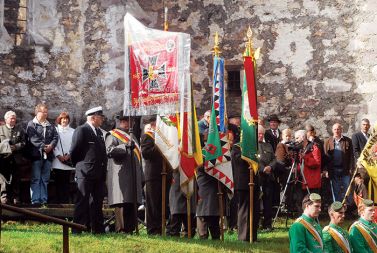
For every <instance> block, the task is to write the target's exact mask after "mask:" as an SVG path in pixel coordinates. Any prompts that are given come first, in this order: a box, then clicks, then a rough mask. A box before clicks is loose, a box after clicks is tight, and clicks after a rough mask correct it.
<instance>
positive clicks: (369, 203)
mask: <svg viewBox="0 0 377 253" xmlns="http://www.w3.org/2000/svg"><path fill="white" fill-rule="evenodd" d="M363 204H364V205H365V206H367V207H370V206H373V205H374V203H373V201H372V200H370V199H363Z"/></svg>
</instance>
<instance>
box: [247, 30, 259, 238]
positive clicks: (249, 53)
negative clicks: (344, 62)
mask: <svg viewBox="0 0 377 253" xmlns="http://www.w3.org/2000/svg"><path fill="white" fill-rule="evenodd" d="M252 35H253V32H252V31H251V28H250V26H249V28H248V29H247V33H246V37H247V40H248V41H247V42H246V49H245V53H244V57H253V49H252V45H253V44H252V41H251V37H252ZM245 76H246V72H245ZM245 78H246V77H245ZM246 82H247V80H246ZM249 92H250V91H249ZM252 92H256V91H252ZM249 103H251V101H249ZM254 120H255V119H254ZM254 122H255V121H254ZM256 134H258V128H257V132H256ZM257 147H258V146H257ZM249 169H250V177H249V202H250V203H249V222H250V223H249V226H250V234H249V242H250V243H253V234H254V229H253V224H254V217H253V213H254V170H253V168H252V166H250V168H249Z"/></svg>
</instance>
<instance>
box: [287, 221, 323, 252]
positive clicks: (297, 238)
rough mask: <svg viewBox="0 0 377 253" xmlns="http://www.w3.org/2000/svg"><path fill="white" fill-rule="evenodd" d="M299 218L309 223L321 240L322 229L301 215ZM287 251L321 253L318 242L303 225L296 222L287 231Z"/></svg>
mask: <svg viewBox="0 0 377 253" xmlns="http://www.w3.org/2000/svg"><path fill="white" fill-rule="evenodd" d="M300 218H303V219H304V220H305V221H307V222H308V223H310V224H311V225H312V226H313V227H314V228H315V230H316V231H317V232H318V234H319V235H320V237H321V239H322V228H321V226H320V225H319V224H318V223H317V222H316V221H315V220H314V219H312V218H309V217H308V216H306V215H304V214H303V215H301V217H300ZM289 250H290V252H291V253H301V252H312V253H316V252H323V250H322V248H321V245H320V244H319V242H318V241H317V240H316V239H315V238H314V236H313V235H312V234H311V233H310V232H309V231H308V230H307V229H306V228H305V227H304V225H302V224H301V223H300V222H298V221H295V222H294V223H293V224H292V226H291V228H290V229H289Z"/></svg>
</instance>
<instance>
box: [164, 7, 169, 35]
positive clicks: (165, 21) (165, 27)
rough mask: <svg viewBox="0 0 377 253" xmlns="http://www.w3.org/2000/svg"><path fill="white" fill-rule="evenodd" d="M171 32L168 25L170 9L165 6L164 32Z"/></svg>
mask: <svg viewBox="0 0 377 253" xmlns="http://www.w3.org/2000/svg"><path fill="white" fill-rule="evenodd" d="M167 30H169V24H168V7H166V6H165V8H164V31H167Z"/></svg>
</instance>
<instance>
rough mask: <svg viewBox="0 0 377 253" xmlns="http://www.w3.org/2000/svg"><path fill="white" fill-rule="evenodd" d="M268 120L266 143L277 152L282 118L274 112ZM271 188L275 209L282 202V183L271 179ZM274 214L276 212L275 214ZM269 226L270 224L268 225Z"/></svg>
mask: <svg viewBox="0 0 377 253" xmlns="http://www.w3.org/2000/svg"><path fill="white" fill-rule="evenodd" d="M267 121H268V123H269V125H270V129H268V130H266V132H265V133H264V140H265V142H266V143H268V144H270V145H271V146H272V149H273V151H274V153H275V152H276V146H277V145H278V144H279V142H280V141H281V137H282V134H281V131H280V129H279V125H280V123H281V121H280V119H279V118H278V116H277V115H276V114H272V115H270V116H269V117H268V118H267ZM274 176H275V178H278V175H276V174H275V175H274ZM269 188H270V189H271V193H272V205H273V206H274V208H275V209H277V206H279V203H280V191H281V189H280V184H279V181H271V182H270V185H269ZM273 215H274V214H273ZM267 228H269V226H267Z"/></svg>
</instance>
